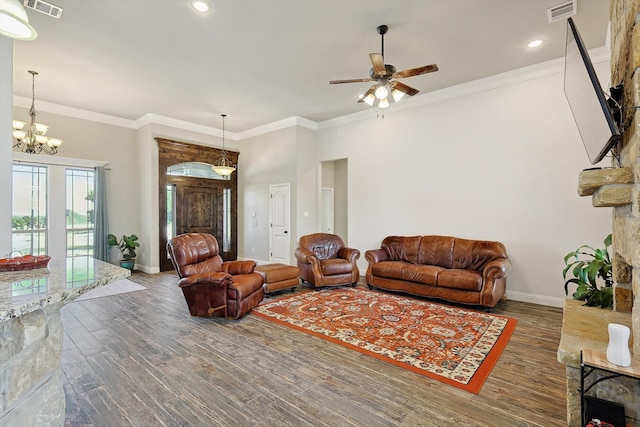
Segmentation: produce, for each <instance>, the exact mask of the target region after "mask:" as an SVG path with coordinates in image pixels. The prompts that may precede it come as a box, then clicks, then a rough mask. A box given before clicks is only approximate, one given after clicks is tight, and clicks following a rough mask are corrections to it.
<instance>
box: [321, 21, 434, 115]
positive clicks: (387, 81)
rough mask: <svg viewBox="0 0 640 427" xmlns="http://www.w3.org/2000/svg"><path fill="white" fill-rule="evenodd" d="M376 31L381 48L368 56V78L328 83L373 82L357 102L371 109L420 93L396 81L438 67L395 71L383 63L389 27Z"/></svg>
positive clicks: (432, 65) (381, 26) (384, 26)
mask: <svg viewBox="0 0 640 427" xmlns="http://www.w3.org/2000/svg"><path fill="white" fill-rule="evenodd" d="M377 30H378V34H380V37H381V44H382V46H381V50H380V53H370V54H369V59H370V60H371V65H372V67H373V68H371V70H369V78H364V79H348V80H331V81H330V82H329V83H330V84H341V83H361V82H372V81H375V82H376V83H375V84H374V85H373V86H371V87H370V88H369V90H367V91H366V92H365V93H364V95H362V96H361V97H360V99H359V100H358V102H364V103H366V104H367V105H370V106H372V107H373V106H377V107H379V108H387V107H388V106H389V103H390V102H398V101H400V100H401V99H402V97H403V96H404V95H408V96H414V95H416V94H417V93H418V92H420V91H419V90H418V89H414V88H412V87H411V86H408V85H406V84H404V83H401V82H399V81H398V79H402V78H406V77H413V76H419V75H420V74H426V73H433V72H435V71H438V66H437V65H436V64H431V65H425V66H423V67H417V68H411V69H408V70H404V71H396V67H394V66H393V65H390V64H385V63H384V35H385V34H386V33H387V31H388V30H389V27H388V26H386V25H380V26H379V27H378V28H377ZM389 94H391V97H389Z"/></svg>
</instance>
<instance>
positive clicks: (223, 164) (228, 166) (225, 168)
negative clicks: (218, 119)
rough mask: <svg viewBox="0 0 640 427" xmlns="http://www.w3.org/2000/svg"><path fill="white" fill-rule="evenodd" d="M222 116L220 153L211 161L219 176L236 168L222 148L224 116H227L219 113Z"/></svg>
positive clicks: (225, 174) (229, 173)
mask: <svg viewBox="0 0 640 427" xmlns="http://www.w3.org/2000/svg"><path fill="white" fill-rule="evenodd" d="M221 116H222V153H221V154H220V158H219V159H218V160H216V161H215V162H214V163H213V166H212V169H213V171H214V172H215V173H217V174H218V175H220V176H229V175H231V174H232V173H233V172H234V171H235V170H236V165H234V164H233V163H232V162H231V160H229V159H227V152H226V151H225V149H224V118H225V117H227V115H226V114H221Z"/></svg>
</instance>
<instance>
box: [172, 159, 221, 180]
mask: <svg viewBox="0 0 640 427" xmlns="http://www.w3.org/2000/svg"><path fill="white" fill-rule="evenodd" d="M167 175H173V176H190V177H193V178H206V179H219V180H223V181H229V180H231V177H230V176H222V175H218V174H217V173H215V171H214V170H213V165H210V164H209V163H203V162H185V163H178V164H177V165H172V166H169V167H168V168H167Z"/></svg>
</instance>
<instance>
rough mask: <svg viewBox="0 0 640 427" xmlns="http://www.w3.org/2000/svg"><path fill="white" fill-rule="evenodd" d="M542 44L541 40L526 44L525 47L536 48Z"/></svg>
mask: <svg viewBox="0 0 640 427" xmlns="http://www.w3.org/2000/svg"><path fill="white" fill-rule="evenodd" d="M541 44H542V40H532V41H530V42H529V43H527V47H538V46H540V45H541Z"/></svg>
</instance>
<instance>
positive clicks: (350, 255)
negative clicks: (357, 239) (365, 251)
mask: <svg viewBox="0 0 640 427" xmlns="http://www.w3.org/2000/svg"><path fill="white" fill-rule="evenodd" d="M337 256H338V258H342V259H346V260H349V261H350V262H356V261H357V260H358V258H360V251H359V250H357V249H354V248H341V249H340V250H339V251H338V254H337Z"/></svg>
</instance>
